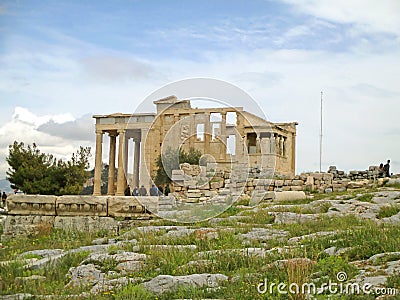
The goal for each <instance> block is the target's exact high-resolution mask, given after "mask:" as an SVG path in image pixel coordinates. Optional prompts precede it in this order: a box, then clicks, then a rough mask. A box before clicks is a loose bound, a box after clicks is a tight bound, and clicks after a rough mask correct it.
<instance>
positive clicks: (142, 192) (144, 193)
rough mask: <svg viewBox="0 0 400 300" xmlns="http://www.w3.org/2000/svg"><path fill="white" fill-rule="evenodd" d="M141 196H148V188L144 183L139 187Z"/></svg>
mask: <svg viewBox="0 0 400 300" xmlns="http://www.w3.org/2000/svg"><path fill="white" fill-rule="evenodd" d="M139 196H147V190H146V188H145V187H144V185H143V184H142V186H141V187H140V189H139Z"/></svg>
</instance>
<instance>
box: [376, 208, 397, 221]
mask: <svg viewBox="0 0 400 300" xmlns="http://www.w3.org/2000/svg"><path fill="white" fill-rule="evenodd" d="M399 212H400V205H399V204H392V205H390V206H384V207H381V210H380V211H379V213H378V215H377V217H378V219H383V218H389V217H391V216H394V215H397V214H398V213H399Z"/></svg>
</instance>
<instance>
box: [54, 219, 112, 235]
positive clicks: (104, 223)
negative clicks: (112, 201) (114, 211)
mask: <svg viewBox="0 0 400 300" xmlns="http://www.w3.org/2000/svg"><path fill="white" fill-rule="evenodd" d="M54 228H56V229H63V230H66V231H75V230H76V231H85V232H97V231H100V230H107V231H113V232H115V233H117V232H118V221H117V220H115V219H114V218H110V217H98V216H77V217H69V216H60V217H59V216H57V217H55V219H54Z"/></svg>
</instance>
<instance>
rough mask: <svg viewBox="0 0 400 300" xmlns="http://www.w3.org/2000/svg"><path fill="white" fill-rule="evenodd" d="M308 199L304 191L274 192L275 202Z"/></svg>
mask: <svg viewBox="0 0 400 300" xmlns="http://www.w3.org/2000/svg"><path fill="white" fill-rule="evenodd" d="M301 199H306V194H305V193H304V192H303V191H283V192H273V198H272V200H274V201H288V200H301Z"/></svg>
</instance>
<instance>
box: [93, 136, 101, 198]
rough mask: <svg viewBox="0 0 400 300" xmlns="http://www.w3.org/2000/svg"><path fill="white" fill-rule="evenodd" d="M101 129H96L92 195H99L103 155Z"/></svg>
mask: <svg viewBox="0 0 400 300" xmlns="http://www.w3.org/2000/svg"><path fill="white" fill-rule="evenodd" d="M102 150H103V131H101V130H100V131H96V159H95V165H94V187H93V196H100V195H101V171H102V167H103V166H102V164H103V163H102V157H103V153H102Z"/></svg>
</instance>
